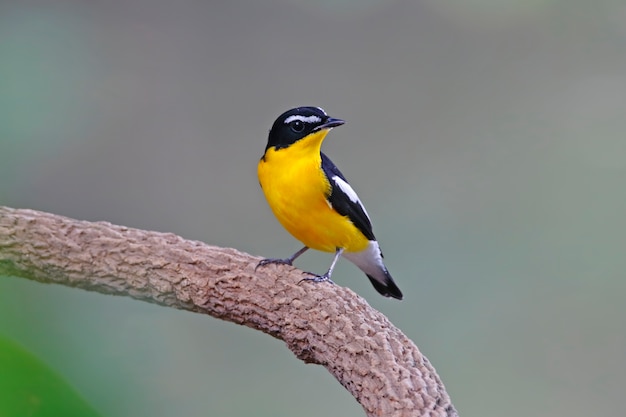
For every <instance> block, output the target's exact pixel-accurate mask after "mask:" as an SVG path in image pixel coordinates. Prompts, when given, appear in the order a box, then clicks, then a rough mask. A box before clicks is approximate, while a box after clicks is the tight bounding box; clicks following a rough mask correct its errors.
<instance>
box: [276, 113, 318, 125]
mask: <svg viewBox="0 0 626 417" xmlns="http://www.w3.org/2000/svg"><path fill="white" fill-rule="evenodd" d="M294 120H299V121H301V122H303V123H319V122H321V121H322V119H320V118H319V117H318V116H315V115H313V116H301V115H299V114H294V115H293V116H289V117H287V118H286V119H285V124H286V125H288V124H289V123H291V122H293V121H294Z"/></svg>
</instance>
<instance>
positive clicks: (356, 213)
mask: <svg viewBox="0 0 626 417" xmlns="http://www.w3.org/2000/svg"><path fill="white" fill-rule="evenodd" d="M321 155H322V169H323V170H324V173H325V174H326V177H327V178H328V181H329V182H330V186H331V192H330V195H329V196H328V202H329V203H330V205H331V206H332V207H333V208H334V209H335V210H337V213H339V214H341V215H342V216H347V217H348V219H350V221H351V222H352V223H353V224H354V225H355V226H356V227H357V229H359V230H360V231H361V233H363V235H365V237H366V238H367V239H368V240H376V238H375V237H374V232H372V222H371V221H370V218H369V216H368V215H367V212H366V211H365V208H364V207H363V204H362V203H361V200H359V197H358V196H357V195H356V193H355V192H354V190H353V189H352V187H351V186H350V184H348V181H347V180H346V177H344V176H343V174H342V173H341V171H339V168H337V167H336V166H335V164H333V162H332V161H331V160H330V159H329V158H328V157H327V156H326V155H324V154H323V153H322V154H321ZM335 177H339V180H337V179H336V178H335ZM342 187H343V188H342Z"/></svg>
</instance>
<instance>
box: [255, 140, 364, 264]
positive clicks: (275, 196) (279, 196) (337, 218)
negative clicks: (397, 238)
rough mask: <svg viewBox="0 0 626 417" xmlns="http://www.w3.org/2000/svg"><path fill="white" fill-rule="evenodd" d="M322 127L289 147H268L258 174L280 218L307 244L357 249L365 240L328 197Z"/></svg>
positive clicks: (287, 227) (348, 250)
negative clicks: (323, 164) (322, 159)
mask: <svg viewBox="0 0 626 417" xmlns="http://www.w3.org/2000/svg"><path fill="white" fill-rule="evenodd" d="M327 133H328V131H327V130H322V131H319V132H316V133H314V134H311V135H309V136H307V137H306V138H304V139H302V140H299V141H297V142H296V143H294V144H292V145H290V146H289V147H287V148H280V149H276V148H269V149H268V150H267V151H266V153H265V155H264V156H263V158H261V160H260V161H259V165H258V176H259V182H260V183H261V188H263V192H264V193H265V198H266V199H267V202H268V203H269V206H270V208H271V209H272V211H273V212H274V215H275V216H276V218H277V219H278V221H279V222H280V223H281V224H282V225H283V227H284V228H285V229H287V231H289V233H291V234H292V235H293V236H294V237H295V238H296V239H298V240H299V241H301V242H302V243H303V244H304V245H306V246H308V247H309V248H312V249H317V250H320V251H325V252H335V251H336V250H337V248H344V249H345V250H346V251H347V252H358V251H361V250H363V249H365V248H366V247H367V245H368V240H367V238H366V237H365V236H364V235H363V233H361V231H360V230H359V229H357V228H356V227H355V226H354V224H352V222H351V221H350V220H349V219H348V218H347V217H346V216H342V215H341V214H339V213H337V212H336V211H335V210H334V209H333V208H332V207H331V206H330V203H329V202H328V200H327V196H328V195H329V193H330V190H331V185H330V183H329V182H328V178H326V175H324V171H323V170H322V168H321V163H322V162H321V156H320V149H321V146H322V142H323V140H324V137H325V136H326V134H327Z"/></svg>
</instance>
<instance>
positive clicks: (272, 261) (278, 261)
mask: <svg viewBox="0 0 626 417" xmlns="http://www.w3.org/2000/svg"><path fill="white" fill-rule="evenodd" d="M270 264H275V265H289V266H292V265H293V261H292V260H291V259H289V258H287V259H280V258H267V259H262V260H261V261H260V262H259V263H258V264H256V267H255V268H254V271H255V272H256V270H257V269H259V267H260V266H265V265H270Z"/></svg>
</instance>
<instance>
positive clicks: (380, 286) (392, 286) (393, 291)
mask: <svg viewBox="0 0 626 417" xmlns="http://www.w3.org/2000/svg"><path fill="white" fill-rule="evenodd" d="M385 272H386V271H385ZM366 275H367V274H366ZM367 277H368V278H369V279H370V282H371V283H372V285H373V286H374V288H376V291H378V292H379V293H381V294H382V295H384V296H385V297H393V298H397V299H398V300H402V291H400V288H398V286H397V285H396V283H395V282H393V279H392V278H391V275H389V273H388V272H387V273H386V276H385V282H384V283H383V282H380V281H379V280H377V279H376V278H374V277H373V276H371V275H367Z"/></svg>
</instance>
